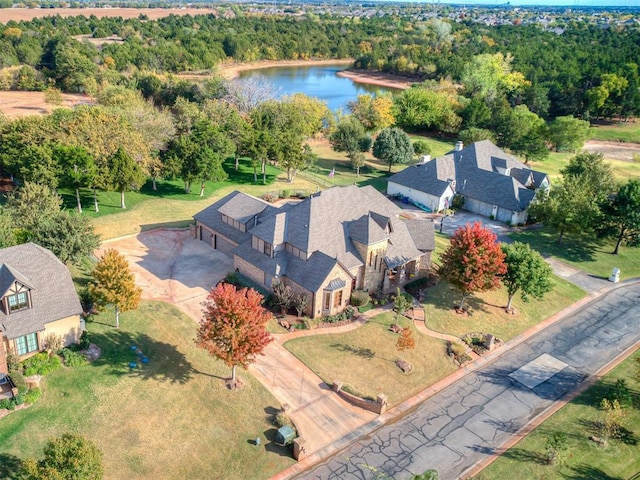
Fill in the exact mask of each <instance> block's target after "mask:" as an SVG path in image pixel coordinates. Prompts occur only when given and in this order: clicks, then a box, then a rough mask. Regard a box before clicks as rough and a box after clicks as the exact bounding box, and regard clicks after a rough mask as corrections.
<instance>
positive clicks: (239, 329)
mask: <svg viewBox="0 0 640 480" xmlns="http://www.w3.org/2000/svg"><path fill="white" fill-rule="evenodd" d="M262 300H263V299H262V295H260V294H259V293H258V292H256V291H255V290H253V289H250V288H249V289H248V288H243V289H241V290H237V289H236V287H235V285H231V284H230V283H219V284H218V286H216V287H215V288H213V289H212V290H211V291H210V292H209V295H208V296H207V299H206V301H205V302H204V304H203V305H204V310H203V312H202V313H203V317H202V320H201V322H200V328H199V330H198V336H197V338H196V344H197V345H198V346H199V347H201V348H204V349H205V350H207V351H208V352H209V354H211V355H213V356H214V357H216V358H219V359H220V360H222V361H223V362H224V363H225V364H226V365H227V366H229V367H231V384H232V386H235V385H236V367H237V366H238V365H240V366H242V367H244V368H247V367H248V366H249V364H251V363H253V362H254V361H255V356H256V355H260V354H261V353H262V351H263V350H264V349H265V347H266V346H267V345H268V344H269V343H270V342H271V341H272V340H273V338H272V337H271V335H269V333H268V332H267V331H266V330H265V326H266V324H267V322H268V321H269V319H270V318H271V314H270V313H269V312H267V311H266V310H265V309H264V308H263V307H262Z"/></svg>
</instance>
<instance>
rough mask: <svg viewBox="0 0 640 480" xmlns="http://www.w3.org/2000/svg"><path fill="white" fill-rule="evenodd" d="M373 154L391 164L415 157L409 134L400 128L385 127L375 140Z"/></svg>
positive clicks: (405, 161) (406, 161)
mask: <svg viewBox="0 0 640 480" xmlns="http://www.w3.org/2000/svg"><path fill="white" fill-rule="evenodd" d="M373 156H374V157H376V158H377V159H379V160H382V161H383V162H384V163H386V164H387V165H389V173H391V166H392V165H396V164H399V163H408V162H410V161H411V159H412V158H413V147H412V146H411V140H409V135H407V134H406V133H405V132H403V131H402V130H400V129H399V128H385V129H384V130H382V131H381V132H380V134H379V135H378V137H377V138H376V141H375V142H373Z"/></svg>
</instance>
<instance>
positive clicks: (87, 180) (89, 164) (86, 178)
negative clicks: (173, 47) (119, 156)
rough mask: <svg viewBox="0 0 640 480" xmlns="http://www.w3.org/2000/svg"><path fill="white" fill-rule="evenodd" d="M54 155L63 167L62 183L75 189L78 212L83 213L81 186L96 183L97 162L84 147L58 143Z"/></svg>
mask: <svg viewBox="0 0 640 480" xmlns="http://www.w3.org/2000/svg"><path fill="white" fill-rule="evenodd" d="M53 155H54V156H55V157H56V158H57V161H58V163H59V164H60V166H61V169H62V183H63V184H64V185H68V186H70V187H72V188H74V189H75V191H76V203H77V206H78V213H82V202H81V201H80V188H81V187H85V186H89V185H92V184H93V183H94V180H95V177H96V175H97V169H96V165H95V162H94V161H93V158H92V157H91V155H90V154H89V152H87V150H86V149H84V148H83V147H74V146H66V145H56V146H55V147H54V149H53Z"/></svg>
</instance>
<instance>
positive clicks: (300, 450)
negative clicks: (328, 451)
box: [293, 437, 307, 461]
mask: <svg viewBox="0 0 640 480" xmlns="http://www.w3.org/2000/svg"><path fill="white" fill-rule="evenodd" d="M306 456H307V448H306V441H305V440H304V438H302V437H298V438H296V439H295V440H294V441H293V458H295V459H296V460H298V461H300V460H303V459H304V458H305V457H306Z"/></svg>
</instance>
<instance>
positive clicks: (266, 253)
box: [262, 242, 271, 256]
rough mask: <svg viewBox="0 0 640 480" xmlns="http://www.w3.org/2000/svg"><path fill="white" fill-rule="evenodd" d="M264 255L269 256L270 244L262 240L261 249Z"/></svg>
mask: <svg viewBox="0 0 640 480" xmlns="http://www.w3.org/2000/svg"><path fill="white" fill-rule="evenodd" d="M262 251H263V252H264V254H265V255H269V256H271V244H270V243H268V242H264V248H263V250H262Z"/></svg>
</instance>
